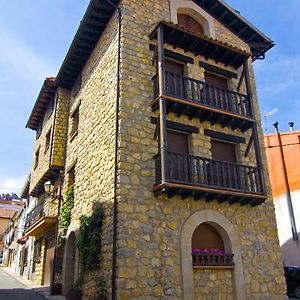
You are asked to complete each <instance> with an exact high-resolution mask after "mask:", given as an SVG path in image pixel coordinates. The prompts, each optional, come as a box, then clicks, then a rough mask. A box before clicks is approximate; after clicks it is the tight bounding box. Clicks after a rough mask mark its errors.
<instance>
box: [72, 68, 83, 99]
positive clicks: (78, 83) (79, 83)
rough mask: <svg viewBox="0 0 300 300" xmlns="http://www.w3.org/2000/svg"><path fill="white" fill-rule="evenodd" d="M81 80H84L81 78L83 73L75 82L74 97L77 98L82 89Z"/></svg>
mask: <svg viewBox="0 0 300 300" xmlns="http://www.w3.org/2000/svg"><path fill="white" fill-rule="evenodd" d="M81 79H82V78H81V73H80V74H78V76H77V78H76V80H75V82H74V85H73V94H72V97H75V96H76V95H77V94H78V92H79V91H80V89H81Z"/></svg>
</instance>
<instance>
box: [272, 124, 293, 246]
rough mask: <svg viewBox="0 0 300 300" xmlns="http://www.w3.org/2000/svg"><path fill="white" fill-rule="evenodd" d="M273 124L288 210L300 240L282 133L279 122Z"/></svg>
mask: <svg viewBox="0 0 300 300" xmlns="http://www.w3.org/2000/svg"><path fill="white" fill-rule="evenodd" d="M273 126H274V128H275V131H276V133H277V137H278V143H279V149H280V156H281V161H282V168H283V178H284V183H285V186H286V199H287V205H288V211H289V218H290V223H291V229H292V235H293V240H294V241H298V233H297V227H296V221H295V215H294V208H293V203H292V197H291V190H290V185H289V180H288V174H287V170H286V163H285V158H284V152H283V146H282V140H281V135H280V133H279V130H278V122H276V123H274V124H273Z"/></svg>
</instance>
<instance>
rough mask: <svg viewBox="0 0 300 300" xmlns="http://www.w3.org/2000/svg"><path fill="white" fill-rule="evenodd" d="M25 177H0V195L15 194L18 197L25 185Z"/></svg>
mask: <svg viewBox="0 0 300 300" xmlns="http://www.w3.org/2000/svg"><path fill="white" fill-rule="evenodd" d="M26 178H27V175H21V176H17V177H6V176H3V175H1V176H0V194H3V193H5V194H6V193H12V192H15V193H16V194H18V196H20V192H21V190H22V188H23V186H24V184H25V180H26Z"/></svg>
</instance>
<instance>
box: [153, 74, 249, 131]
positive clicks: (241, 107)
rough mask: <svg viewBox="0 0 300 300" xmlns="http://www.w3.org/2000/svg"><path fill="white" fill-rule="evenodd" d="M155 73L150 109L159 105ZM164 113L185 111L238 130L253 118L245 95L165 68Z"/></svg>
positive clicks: (246, 127)
mask: <svg viewBox="0 0 300 300" xmlns="http://www.w3.org/2000/svg"><path fill="white" fill-rule="evenodd" d="M157 78H158V77H157V76H154V77H153V86H154V101H153V102H152V109H153V111H155V110H157V109H158V107H159V98H158V96H159V94H158V79H157ZM163 98H165V99H166V102H167V113H169V112H173V113H176V114H177V116H178V117H180V116H181V115H186V116H188V117H189V119H193V118H198V119H200V121H201V122H203V121H209V122H210V123H211V124H212V125H214V124H217V123H218V124H221V126H222V127H225V126H228V127H231V129H232V130H235V129H240V130H241V131H242V132H244V131H246V130H248V129H250V128H251V127H252V125H253V122H254V119H253V118H252V112H251V107H250V99H249V97H247V95H244V94H241V93H238V92H235V91H230V90H226V89H221V88H218V87H215V86H212V85H209V84H207V83H205V82H203V81H199V80H195V79H193V78H189V77H187V76H182V75H179V74H174V73H171V72H165V92H164V95H163Z"/></svg>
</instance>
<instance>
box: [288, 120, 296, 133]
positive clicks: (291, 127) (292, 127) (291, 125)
mask: <svg viewBox="0 0 300 300" xmlns="http://www.w3.org/2000/svg"><path fill="white" fill-rule="evenodd" d="M294 124H295V123H294V122H290V123H289V125H290V132H293V131H294Z"/></svg>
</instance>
